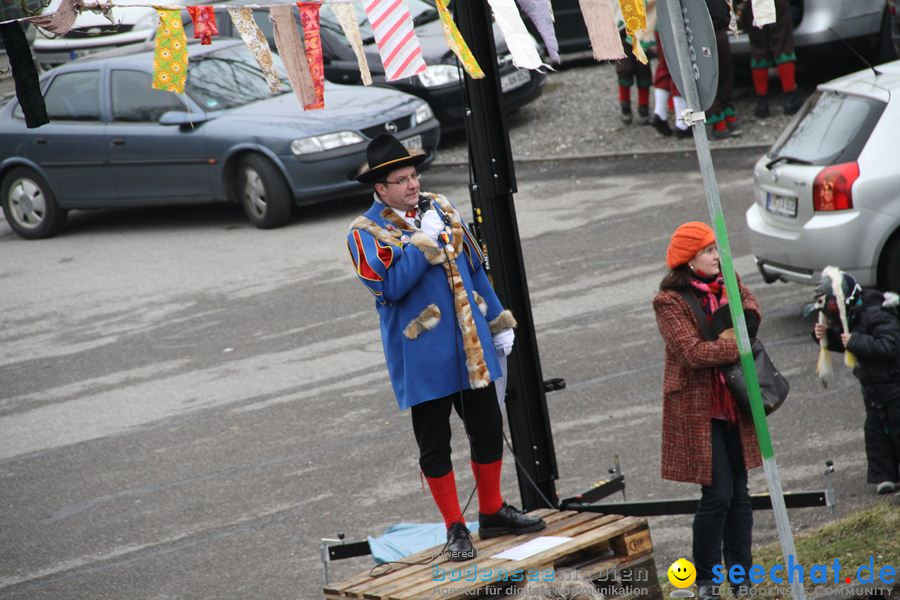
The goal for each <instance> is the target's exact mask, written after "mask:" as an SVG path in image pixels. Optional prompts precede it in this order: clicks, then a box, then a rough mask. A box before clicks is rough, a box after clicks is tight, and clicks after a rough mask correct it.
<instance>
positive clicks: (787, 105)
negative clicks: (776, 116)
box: [784, 90, 803, 115]
mask: <svg viewBox="0 0 900 600" xmlns="http://www.w3.org/2000/svg"><path fill="white" fill-rule="evenodd" d="M801 106H803V97H802V96H800V92H799V91H797V90H794V91H793V92H788V93H786V94H785V95H784V114H786V115H792V114H794V113H795V112H797V111H798V110H800V107H801Z"/></svg>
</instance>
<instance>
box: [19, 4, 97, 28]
mask: <svg viewBox="0 0 900 600" xmlns="http://www.w3.org/2000/svg"><path fill="white" fill-rule="evenodd" d="M81 10H82V7H81V2H80V0H62V2H60V3H59V6H58V7H57V9H56V10H55V11H54V12H52V13H50V14H49V15H37V16H35V17H28V18H25V19H22V20H23V21H31V23H32V24H34V25H37V26H38V27H40V28H41V29H46V30H47V31H49V32H51V33H55V34H56V35H66V34H67V33H69V30H70V29H72V25H73V24H74V23H75V18H76V17H78V13H79V12H81Z"/></svg>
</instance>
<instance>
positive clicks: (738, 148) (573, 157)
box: [431, 144, 772, 168]
mask: <svg viewBox="0 0 900 600" xmlns="http://www.w3.org/2000/svg"><path fill="white" fill-rule="evenodd" d="M771 146H772V144H739V145H734V146H720V147H718V148H715V147H713V148H710V152H711V153H712V154H713V155H714V156H715V155H716V154H722V153H727V152H743V151H747V150H756V151H758V152H764V151H766V150H768V149H769V148H770V147H771ZM695 152H696V149H695V148H693V147H688V148H672V149H665V150H660V149H654V150H631V151H629V152H601V153H598V154H568V155H563V156H541V157H528V158H516V159H513V162H514V163H515V164H530V163H546V162H558V161H579V160H602V159H630V158H665V157H668V156H673V155H676V154H694V153H695ZM467 166H469V163H468V162H462V161H447V162H442V161H441V160H440V159H437V160H435V161H434V162H433V163H431V168H434V167H467Z"/></svg>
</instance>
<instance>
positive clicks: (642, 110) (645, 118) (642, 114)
mask: <svg viewBox="0 0 900 600" xmlns="http://www.w3.org/2000/svg"><path fill="white" fill-rule="evenodd" d="M638 120H639V121H640V122H641V125H646V124H647V123H649V122H650V108H649V107H647V106H638Z"/></svg>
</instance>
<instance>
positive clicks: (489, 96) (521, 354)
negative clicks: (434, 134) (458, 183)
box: [438, 0, 558, 510]
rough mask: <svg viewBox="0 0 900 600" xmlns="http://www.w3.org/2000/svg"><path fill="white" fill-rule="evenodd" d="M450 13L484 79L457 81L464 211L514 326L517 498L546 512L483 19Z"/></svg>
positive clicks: (499, 111)
mask: <svg viewBox="0 0 900 600" xmlns="http://www.w3.org/2000/svg"><path fill="white" fill-rule="evenodd" d="M438 1H440V0H438ZM453 6H454V12H455V18H456V23H457V26H458V27H459V30H460V33H461V34H462V36H463V38H464V39H465V40H466V42H467V43H468V44H469V47H470V48H471V50H472V53H473V54H474V55H475V58H476V60H477V61H478V64H479V65H480V66H481V68H482V70H483V71H484V73H485V77H484V79H472V78H470V77H468V76H466V77H465V89H466V104H467V110H466V123H465V125H466V137H467V139H468V142H469V162H470V165H471V167H472V171H473V176H474V183H473V184H472V186H471V190H470V194H471V199H472V208H473V210H474V213H475V215H476V221H478V223H479V227H480V230H481V234H482V236H483V239H484V242H485V243H486V245H487V248H488V254H489V257H490V264H491V275H492V278H493V284H494V289H495V290H496V291H497V295H498V296H499V297H500V300H501V301H502V302H503V304H504V306H506V307H507V308H509V309H510V310H511V311H512V312H513V314H514V315H515V317H516V320H517V321H518V322H519V326H518V328H517V329H516V344H515V351H514V352H513V353H512V354H511V355H510V356H509V359H508V360H509V362H508V367H509V374H508V376H507V392H508V394H509V395H508V397H507V417H508V420H509V430H510V434H511V436H512V445H513V451H514V452H515V454H516V456H517V458H518V461H519V462H518V467H517V468H518V470H517V475H518V478H519V493H520V495H521V497H522V504H523V507H524V508H525V510H534V509H536V508H541V507H548V508H549V507H550V506H556V505H557V503H558V499H557V497H556V485H555V483H554V480H555V479H557V478H558V474H557V470H556V453H555V450H554V448H553V434H552V433H551V430H550V416H549V414H548V412H547V398H546V396H545V395H544V384H543V375H542V372H541V361H540V357H539V356H538V348H537V339H536V337H535V333H534V320H533V318H532V315H531V300H530V298H529V296H528V283H527V280H526V278H525V263H524V261H523V259H522V245H521V241H520V239H519V228H518V223H517V221H516V209H515V205H514V203H513V193H514V192H515V191H516V175H515V169H514V168H513V160H512V153H511V151H510V147H509V133H508V131H507V127H506V113H505V111H504V110H503V105H502V100H501V91H500V75H499V72H498V68H497V52H496V47H495V45H494V34H493V30H492V28H491V23H492V19H491V12H490V8H489V6H488V4H487V2H486V1H485V0H458V1H457V2H454V3H453ZM532 482H534V485H533V484H532Z"/></svg>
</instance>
